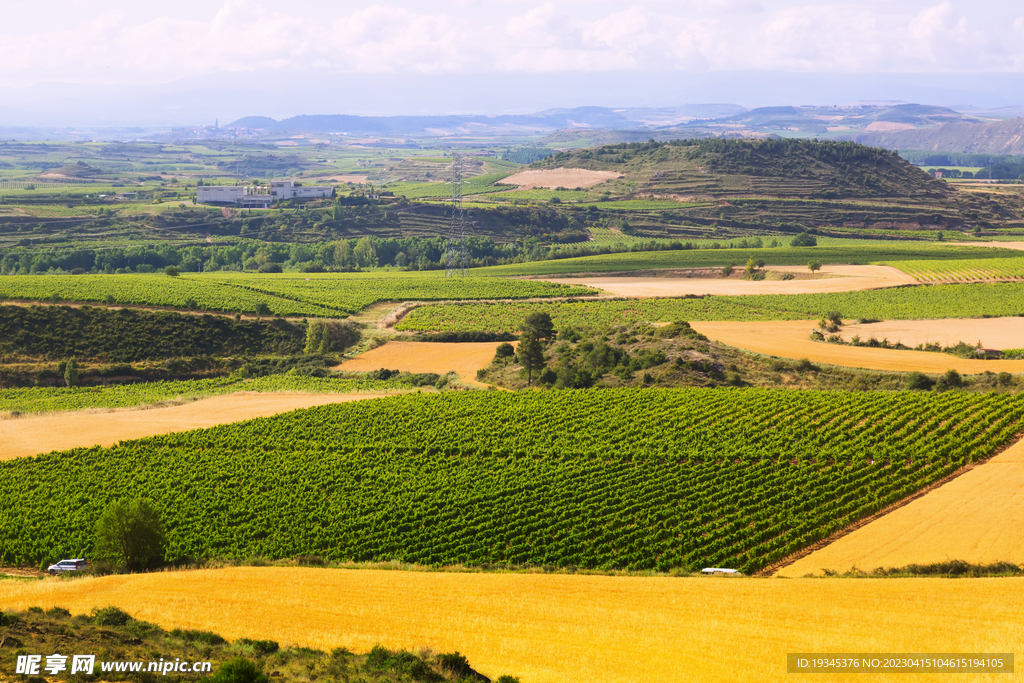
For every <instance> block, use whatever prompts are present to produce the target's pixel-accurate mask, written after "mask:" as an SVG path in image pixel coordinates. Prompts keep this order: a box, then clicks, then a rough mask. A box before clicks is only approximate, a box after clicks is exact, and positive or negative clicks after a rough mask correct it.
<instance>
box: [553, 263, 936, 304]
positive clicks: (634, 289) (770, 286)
mask: <svg viewBox="0 0 1024 683" xmlns="http://www.w3.org/2000/svg"><path fill="white" fill-rule="evenodd" d="M767 270H775V271H792V272H795V271H798V270H799V271H800V272H803V273H806V272H807V269H806V268H803V269H797V268H793V267H784V266H769V267H768V268H767ZM821 272H822V273H823V274H825V275H832V276H833V277H827V278H819V279H800V280H738V279H729V278H706V279H704V278H693V277H680V278H667V277H614V276H602V277H589V278H588V277H583V278H543V279H545V280H547V281H548V282H560V283H562V284H567V285H574V286H581V285H583V286H587V287H596V288H598V289H602V290H604V291H605V292H607V293H609V294H613V295H615V296H626V297H637V298H643V297H657V296H686V295H687V294H696V295H703V294H717V295H719V296H726V295H736V294H808V293H817V292H853V291H859V290H863V289H880V288H882V287H896V286H899V285H906V284H914V283H916V282H917V281H916V280H915V279H914V278H912V277H910V276H909V275H907V274H905V273H903V272H901V271H899V270H896V269H895V268H893V267H891V266H843V265H835V266H825V267H823V268H822V269H821Z"/></svg>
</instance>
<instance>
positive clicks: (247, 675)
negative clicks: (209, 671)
mask: <svg viewBox="0 0 1024 683" xmlns="http://www.w3.org/2000/svg"><path fill="white" fill-rule="evenodd" d="M209 680H210V681H211V683H267V675H266V674H265V673H263V671H262V670H261V669H260V667H258V666H257V665H256V664H255V662H251V661H249V660H248V659H246V658H244V657H238V658H236V659H232V660H229V661H227V662H224V663H223V664H221V666H220V668H219V669H217V671H216V672H215V673H214V674H213V675H212V676H210V678H209Z"/></svg>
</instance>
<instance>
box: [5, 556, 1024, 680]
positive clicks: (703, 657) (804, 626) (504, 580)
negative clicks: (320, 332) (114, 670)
mask: <svg viewBox="0 0 1024 683" xmlns="http://www.w3.org/2000/svg"><path fill="white" fill-rule="evenodd" d="M1022 595H1024V579H975V580H967V579H965V580H957V581H948V580H941V579H898V580H850V579H845V580H844V579H804V580H800V579H797V580H782V579H742V578H741V579H727V578H682V579H680V578H675V579H673V578H641V577H610V576H571V575H543V574H457V573H426V572H403V571H383V570H341V569H309V568H281V567H274V568H271V567H264V568H255V567H248V568H231V569H215V570H203V571H194V572H169V573H158V574H143V575H134V576H109V577H104V578H100V579H93V578H86V579H81V580H75V581H61V580H59V579H46V580H44V581H40V582H31V583H29V582H20V581H18V582H14V581H4V582H0V606H3V607H5V608H8V609H11V608H14V609H24V608H27V607H30V606H33V605H39V606H41V607H44V608H48V607H51V606H54V605H60V606H64V607H67V608H69V609H71V610H72V612H76V613H81V612H86V611H88V610H90V609H92V608H93V607H97V606H104V605H118V606H120V607H122V608H124V609H126V610H127V611H129V612H131V613H132V614H133V615H135V616H137V617H138V618H141V619H145V620H147V621H153V622H156V623H158V624H160V625H162V626H164V627H166V628H172V627H180V628H196V629H209V630H212V631H214V632H217V633H220V634H221V635H223V636H225V637H227V638H228V639H229V640H233V639H236V638H240V637H248V638H270V639H275V640H278V641H279V642H281V643H283V644H294V645H305V646H309V647H316V648H321V649H323V648H333V647H339V646H346V647H349V648H350V649H353V650H356V651H366V650H368V649H369V648H371V647H372V646H373V645H374V644H377V643H381V644H383V645H385V646H387V647H392V648H398V647H404V648H408V649H415V648H419V647H421V646H427V647H430V648H432V649H434V650H435V651H449V652H450V651H453V650H458V651H459V652H461V653H462V654H464V655H466V656H467V657H468V658H469V661H470V663H471V664H472V665H473V666H474V668H476V669H477V670H479V671H481V672H482V673H484V674H485V675H487V676H490V677H491V678H492V679H493V678H496V677H497V676H499V675H502V674H505V673H509V674H514V675H518V676H521V678H522V681H523V683H555V682H557V683H577V682H578V683H584V682H585V683H593V682H595V681H601V682H603V683H616V682H622V683H625V682H634V681H636V682H640V681H645V682H646V681H673V682H676V681H678V682H683V681H702V682H709V681H728V682H730V683H732V682H735V681H757V682H761V681H783V680H791V678H789V677H787V674H786V653H787V652H1014V651H1016V652H1018V653H1019V652H1021V651H1022V650H1024V619H1022V618H1021V608H1022V607H1024V598H1022V597H1021V596H1022ZM980 624H983V625H984V627H983V628H979V625H980ZM1017 670H1018V671H1021V667H1020V666H1018V668H1017ZM1020 677H1021V676H1020V675H1018V676H1017V679H1019V678H1020ZM964 678H966V677H964ZM1008 678H1009V679H1012V678H1013V677H1006V676H1005V675H1004V676H1003V677H1001V678H998V679H997V678H996V677H992V678H991V680H1008ZM897 679H899V680H905V678H900V677H899V676H889V677H886V676H880V677H872V678H871V679H870V680H871V681H872V682H874V681H884V680H897ZM814 680H815V681H837V680H848V681H866V680H868V679H866V678H864V677H862V676H861V677H858V676H856V675H849V676H847V677H845V678H844V677H841V676H835V677H833V676H824V675H817V676H815V677H814ZM914 680H915V681H926V680H942V681H950V680H958V679H957V678H956V677H950V676H948V675H942V676H940V675H936V676H928V675H924V674H920V675H916V676H914ZM970 680H971V681H982V680H987V678H986V677H985V676H972V677H970Z"/></svg>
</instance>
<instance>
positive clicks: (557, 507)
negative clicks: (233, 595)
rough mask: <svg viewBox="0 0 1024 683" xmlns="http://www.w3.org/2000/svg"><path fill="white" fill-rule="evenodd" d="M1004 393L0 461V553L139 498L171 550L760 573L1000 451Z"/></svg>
mask: <svg viewBox="0 0 1024 683" xmlns="http://www.w3.org/2000/svg"><path fill="white" fill-rule="evenodd" d="M1022 416H1024V404H1022V403H1021V402H1020V401H1019V400H1018V399H1017V398H1015V397H1012V396H1005V395H1004V396H997V395H971V394H960V393H946V394H928V395H916V394H915V395H912V394H906V393H864V392H862V393H843V392H799V391H789V392H787V391H775V390H754V389H750V390H735V389H725V390H693V389H689V390H661V389H646V390H611V389H610V390H603V391H565V392H548V393H533V392H522V393H507V392H474V393H468V394H454V393H453V394H439V395H419V394H412V395H407V396H401V397H394V398H390V399H381V400H375V401H363V402H356V403H348V404H339V405H332V406H325V407H320V408H314V409H310V410H304V411H295V412H292V413H289V414H287V415H282V416H278V417H274V418H265V419H257V420H252V421H249V422H245V423H240V424H235V425H225V426H221V427H215V428H212V429H205V430H198V431H192V432H184V433H178V434H170V435H164V436H157V437H151V438H147V439H142V440H139V441H131V442H126V443H123V444H120V445H118V446H116V447H113V448H99V447H96V448H82V449H76V450H74V451H68V452H65V453H59V454H56V453H55V454H51V455H44V456H39V457H36V458H25V459H18V460H12V461H8V462H3V463H0V499H2V500H4V501H5V508H6V510H7V513H6V514H5V515H4V516H3V517H0V563H4V564H11V563H21V562H29V563H38V562H40V561H41V560H43V559H46V558H52V557H57V556H71V557H83V556H85V557H87V556H89V555H90V553H91V550H92V542H93V541H92V539H93V536H92V533H93V526H94V524H95V520H96V518H97V517H98V515H99V514H100V513H101V511H102V510H103V509H104V508H105V507H106V506H107V505H108V504H109V503H110V502H111V501H113V500H118V499H127V498H131V497H135V496H146V497H149V498H151V499H152V500H153V501H154V503H155V505H156V506H157V508H158V509H159V511H160V514H161V516H162V518H163V519H164V522H165V524H166V527H167V529H168V548H167V551H166V552H167V556H168V557H169V558H171V559H173V558H177V557H186V556H187V557H193V558H202V557H217V556H221V557H243V558H247V557H256V556H264V557H270V558H281V557H295V556H297V555H301V554H307V553H315V554H319V555H322V556H323V557H325V558H329V559H332V560H355V561H385V560H401V561H405V562H414V563H419V564H426V565H443V564H453V563H465V564H469V565H479V564H484V563H488V564H497V565H541V564H543V565H557V566H577V567H586V568H604V569H612V568H630V569H659V570H670V569H676V568H682V569H687V570H695V569H700V568H701V567H702V566H709V565H710V566H726V567H729V566H732V567H736V568H739V569H743V570H745V571H754V570H757V569H759V568H761V567H764V566H765V565H767V564H770V563H771V562H773V561H775V560H777V559H779V558H780V557H782V556H785V555H787V554H789V553H792V552H794V551H796V550H798V549H800V548H803V547H805V546H807V545H808V544H810V543H813V542H814V541H817V540H818V539H820V538H822V537H824V536H827V535H828V534H830V533H832V532H834V531H837V530H839V529H841V528H843V527H844V526H846V525H847V524H849V523H851V522H853V521H855V520H857V519H859V518H861V517H864V516H865V515H869V514H871V513H873V512H876V511H877V510H879V509H880V508H882V507H884V506H885V505H887V504H889V503H891V502H893V501H896V500H899V499H900V498H903V497H905V496H907V495H909V494H910V493H912V492H914V491H916V490H918V489H920V488H922V487H924V486H927V485H928V484H930V483H932V482H934V481H935V480H937V479H939V478H941V477H943V476H945V475H947V474H949V473H951V472H952V471H954V470H956V469H957V468H959V467H961V466H962V465H964V464H965V463H968V462H973V461H977V460H979V459H982V458H985V457H988V456H990V455H992V454H993V453H995V452H996V451H997V449H999V448H1000V447H1001V446H1002V445H1004V444H1006V443H1008V442H1009V441H1010V440H1012V439H1013V437H1014V436H1015V435H1016V434H1017V433H1018V432H1019V431H1020V430H1021V424H1020V420H1021V418H1022Z"/></svg>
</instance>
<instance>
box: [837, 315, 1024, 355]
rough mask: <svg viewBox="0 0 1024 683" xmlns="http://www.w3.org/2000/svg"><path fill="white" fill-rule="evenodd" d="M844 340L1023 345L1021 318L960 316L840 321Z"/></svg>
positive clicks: (1023, 321)
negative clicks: (874, 321) (843, 322)
mask: <svg viewBox="0 0 1024 683" xmlns="http://www.w3.org/2000/svg"><path fill="white" fill-rule="evenodd" d="M841 334H842V337H843V339H844V340H846V341H850V340H851V339H852V338H853V337H854V336H860V338H861V339H870V338H871V337H874V338H875V339H878V340H879V341H881V340H882V339H888V340H889V341H890V342H892V343H896V342H900V343H902V344H903V345H904V346H910V347H914V346H917V345H918V344H929V343H934V342H937V343H939V344H942V345H943V346H956V344H957V343H959V342H965V343H967V344H971V345H974V344H976V343H978V342H981V346H982V348H986V349H1000V350H1002V349H1020V348H1024V318H980V319H979V318H964V319H949V320H884V321H882V322H878V323H865V324H863V325H844V326H843V327H842V330H841Z"/></svg>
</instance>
